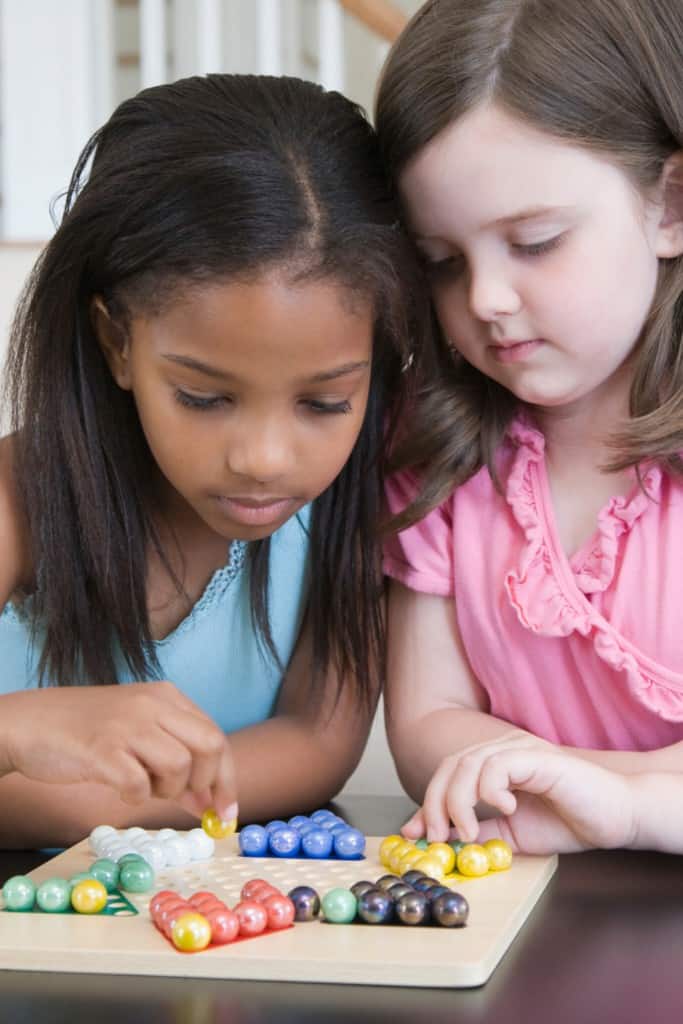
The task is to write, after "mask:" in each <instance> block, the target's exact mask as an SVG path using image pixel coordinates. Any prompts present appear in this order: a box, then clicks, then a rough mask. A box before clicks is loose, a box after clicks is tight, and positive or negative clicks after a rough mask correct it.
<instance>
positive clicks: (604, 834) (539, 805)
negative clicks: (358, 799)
mask: <svg viewBox="0 0 683 1024" xmlns="http://www.w3.org/2000/svg"><path fill="white" fill-rule="evenodd" d="M480 801H481V802H483V803H485V804H488V805H489V806H490V807H493V808H496V809H497V810H498V811H500V812H501V815H503V817H501V818H497V819H492V820H490V821H485V822H483V823H482V824H481V825H480V824H479V823H478V822H477V819H476V814H475V807H476V805H477V803H478V802H480ZM451 823H452V824H453V825H454V826H455V828H454V830H453V831H452V832H451V830H450V829H449V826H450V824H451ZM636 828H637V825H636V821H635V810H634V800H633V793H632V790H631V787H630V785H629V781H628V777H626V776H622V775H619V774H617V773H615V772H611V771H608V770H607V769H605V768H602V767H600V766H599V765H596V764H594V763H592V762H590V761H587V760H584V759H583V758H580V757H576V756H573V755H571V754H567V753H565V752H564V751H561V750H559V749H558V748H557V747H554V746H553V745H552V744H549V743H546V742H545V741H543V740H539V739H537V738H536V737H533V736H531V735H529V734H528V733H523V732H514V733H510V734H508V735H507V736H506V737H503V738H502V739H501V740H498V741H496V742H493V743H485V744H481V745H480V746H477V747H473V748H470V749H468V750H465V751H463V752H462V753H461V754H460V755H454V756H453V757H449V758H446V759H445V760H444V762H442V764H441V766H440V767H439V769H438V770H437V772H436V773H435V775H434V777H433V778H432V780H431V782H430V784H429V786H428V787H427V792H426V794H425V800H424V804H423V806H422V807H421V808H420V810H419V811H418V812H417V813H416V814H415V815H414V816H413V817H412V818H411V819H410V821H409V822H407V823H406V825H405V826H404V829H403V832H404V835H406V836H410V837H414V836H416V835H418V834H421V835H425V834H426V835H427V837H428V838H429V839H443V838H446V836H447V835H450V834H455V836H456V837H457V838H458V839H461V840H463V841H465V842H474V841H479V842H483V841H485V840H486V839H491V838H494V837H496V838H497V837H501V838H503V839H506V840H507V841H508V842H509V843H510V845H511V846H512V848H513V849H514V850H516V851H518V852H522V853H567V852H572V851H576V850H583V849H586V848H588V847H595V846H597V847H607V848H610V847H618V846H628V845H630V844H631V843H632V842H633V840H634V837H635V834H636Z"/></svg>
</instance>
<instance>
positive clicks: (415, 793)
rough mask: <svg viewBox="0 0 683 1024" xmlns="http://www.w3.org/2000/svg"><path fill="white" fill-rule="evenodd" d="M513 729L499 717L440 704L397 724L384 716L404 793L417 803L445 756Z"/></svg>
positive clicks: (503, 734) (513, 728)
mask: <svg viewBox="0 0 683 1024" xmlns="http://www.w3.org/2000/svg"><path fill="white" fill-rule="evenodd" d="M515 729H516V726H514V725H511V724H510V722H506V721H505V720H504V719H502V718H494V716H493V715H490V714H488V713H486V712H484V711H479V710H477V709H474V708H461V707H444V708H438V709H436V710H433V711H430V712H428V713H426V714H424V715H422V716H420V717H419V718H417V719H413V720H411V721H407V722H405V724H399V723H396V722H392V717H391V715H390V714H389V715H388V717H387V732H388V736H389V745H390V748H391V752H392V755H393V757H394V761H395V763H396V771H397V772H398V776H399V779H400V780H401V785H402V786H403V788H404V789H405V791H406V792H407V793H408V795H409V796H410V797H411V798H412V799H413V800H415V801H416V803H421V802H422V799H423V797H424V792H425V789H426V788H427V784H428V783H429V780H430V779H431V777H432V775H433V774H434V772H435V771H436V769H437V768H438V766H439V765H440V764H441V762H442V761H443V759H444V758H445V757H448V756H449V755H451V754H457V753H458V751H460V750H464V749H465V748H466V747H470V746H472V745H473V744H476V743H485V742H490V741H491V740H496V739H499V738H500V737H502V736H506V735H508V734H509V733H511V732H512V731H514V730H515Z"/></svg>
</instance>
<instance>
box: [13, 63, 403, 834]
mask: <svg viewBox="0 0 683 1024" xmlns="http://www.w3.org/2000/svg"><path fill="white" fill-rule="evenodd" d="M396 217H397V214H396V211H395V209H394V206H393V203H392V198H391V194H390V191H389V189H388V186H387V183H386V180H385V177H384V174H383V171H382V167H381V161H380V157H379V153H378V148H377V143H376V139H375V135H374V133H373V131H372V129H371V127H370V125H369V124H368V122H367V121H366V119H365V117H364V116H363V115H362V112H361V111H360V110H359V109H358V108H357V107H356V106H355V105H353V104H352V103H350V102H349V101H348V100H346V99H344V98H343V97H342V96H340V95H338V94H335V93H330V94H326V93H324V92H323V90H322V89H320V88H319V87H317V86H315V85H313V84H310V83H305V82H302V81H298V80H294V79H275V78H266V77H253V76H230V75H212V76H209V77H207V78H193V79H187V80H185V81H179V82H176V83H175V84H172V85H166V86H161V87H159V88H154V89H148V90H146V91H144V92H142V93H140V94H139V95H138V96H136V97H135V98H133V99H131V100H128V101H126V102H124V103H123V104H122V105H121V106H120V107H119V108H118V109H117V110H116V111H115V112H114V114H113V115H112V117H111V119H110V120H109V121H108V123H107V124H105V125H104V127H103V128H101V129H100V130H99V131H98V132H97V133H96V134H95V135H94V136H93V138H92V139H91V140H90V142H89V143H88V145H87V146H86V147H85V150H84V151H83V153H82V155H81V157H80V159H79V162H78V165H77V167H76V170H75V173H74V176H73V179H72V182H71V185H70V187H69V190H68V194H67V199H66V212H65V214H64V218H63V221H62V223H61V226H60V227H59V229H58V231H57V232H56V234H55V236H54V238H53V239H52V241H51V242H50V243H49V245H48V246H47V248H46V249H45V251H44V253H43V255H42V256H41V258H40V260H39V262H38V265H37V266H36V268H35V271H34V272H33V274H32V277H31V279H30V281H29V284H28V286H27V289H26V291H25V294H24V296H23V299H22V301H21V304H20V307H19V311H18V314H17V318H16V321H15V325H14V330H13V337H12V345H11V351H10V356H9V363H8V375H9V376H8V387H9V394H10V398H11V406H12V412H13V433H12V434H11V435H10V436H8V437H6V438H4V439H3V441H2V442H1V443H0V607H3V606H4V611H3V612H2V616H1V617H0V651H1V653H2V660H3V673H2V682H1V683H0V693H1V696H0V774H2V778H0V842H2V843H3V844H4V845H22V844H31V843H43V844H44V843H55V842H69V841H73V840H75V839H77V838H79V837H80V836H82V835H83V834H84V833H86V832H87V831H88V830H89V829H90V828H91V827H92V826H93V825H94V824H96V823H98V822H104V821H107V822H111V823H112V824H115V825H119V826H121V825H124V824H126V823H127V822H132V821H135V822H136V823H140V824H144V825H147V826H149V827H155V826H160V825H162V824H164V825H167V824H176V825H178V824H183V823H187V822H189V821H190V820H191V818H190V813H192V814H198V813H201V811H202V810H203V809H204V808H206V807H208V806H215V807H216V808H217V810H218V812H219V813H220V814H221V815H222V816H223V817H228V818H229V817H232V816H233V815H234V814H235V813H236V810H237V801H238V800H239V809H240V813H241V816H242V817H243V818H246V819H249V818H264V817H269V816H274V815H278V816H279V815H283V814H287V813H293V812H294V811H300V810H302V809H304V808H308V807H310V806H312V805H315V804H319V803H321V802H323V801H326V800H328V799H329V798H330V797H332V796H333V795H334V793H335V792H337V791H338V790H339V788H340V787H341V785H342V784H343V782H344V781H345V779H346V777H347V776H348V775H349V773H350V772H351V771H352V769H353V768H354V766H355V764H356V763H357V761H358V759H359V757H360V754H361V751H362V749H363V746H364V743H365V739H366V736H367V731H368V727H369V723H370V721H371V718H372V714H373V711H374V708H375V703H376V698H377V693H378V687H379V684H380V679H381V675H382V667H383V666H382V647H383V623H382V614H381V602H380V594H381V567H380V566H379V565H378V559H377V554H376V547H375V536H374V534H375V527H376V521H377V519H378V516H379V512H380V499H381V494H382V457H381V452H382V446H383V442H384V438H385V436H386V433H387V430H389V433H391V422H392V417H393V416H394V415H395V414H396V413H397V412H398V411H399V409H400V407H401V404H402V399H403V395H404V391H405V390H406V389H407V388H408V386H409V380H410V379H412V378H413V376H414V374H415V372H416V371H415V369H414V370H412V371H411V373H410V374H408V373H403V372H402V368H403V367H404V365H405V364H406V363H407V362H408V355H409V347H410V335H411V329H412V325H413V324H414V322H416V321H417V319H418V318H419V316H420V315H421V314H420V310H419V305H420V302H421V299H420V295H419V285H418V284H416V282H417V281H418V279H419V273H417V272H416V268H415V265H414V264H413V259H412V255H411V248H410V246H409V244H408V242H407V240H406V239H404V238H403V237H402V235H401V233H400V231H399V230H397V227H396ZM117 682H118V683H123V684H127V685H121V686H116V685H108V684H113V683H117ZM188 812H189V813H188Z"/></svg>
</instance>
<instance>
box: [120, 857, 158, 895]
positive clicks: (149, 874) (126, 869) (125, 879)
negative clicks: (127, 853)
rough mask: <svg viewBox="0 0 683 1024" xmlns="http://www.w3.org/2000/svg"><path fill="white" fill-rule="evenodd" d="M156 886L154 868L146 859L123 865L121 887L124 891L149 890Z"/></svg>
mask: <svg viewBox="0 0 683 1024" xmlns="http://www.w3.org/2000/svg"><path fill="white" fill-rule="evenodd" d="M153 886H154V868H153V867H152V866H151V865H150V864H148V863H147V861H146V860H142V859H140V860H137V861H133V860H130V861H128V863H127V864H122V865H121V871H120V874H119V888H120V889H123V890H124V892H149V890H150V889H151V888H153Z"/></svg>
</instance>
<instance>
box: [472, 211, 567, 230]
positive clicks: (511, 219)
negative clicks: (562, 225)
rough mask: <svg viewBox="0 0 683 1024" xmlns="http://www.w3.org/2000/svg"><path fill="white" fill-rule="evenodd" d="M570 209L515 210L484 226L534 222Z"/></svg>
mask: <svg viewBox="0 0 683 1024" xmlns="http://www.w3.org/2000/svg"><path fill="white" fill-rule="evenodd" d="M571 209H572V207H571V206H530V207H528V208H527V209H526V210H517V211H516V212H515V213H508V214H506V215H505V216H504V217H498V218H497V219H496V220H493V221H491V223H490V224H486V225H485V227H487V228H492V227H499V226H502V225H504V224H513V223H519V221H523V220H535V219H536V218H538V217H548V216H554V215H556V214H558V213H560V214H565V213H568V212H569V211H570V210H571Z"/></svg>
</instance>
